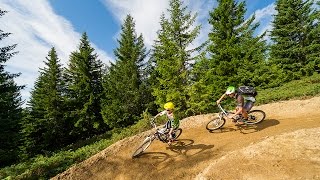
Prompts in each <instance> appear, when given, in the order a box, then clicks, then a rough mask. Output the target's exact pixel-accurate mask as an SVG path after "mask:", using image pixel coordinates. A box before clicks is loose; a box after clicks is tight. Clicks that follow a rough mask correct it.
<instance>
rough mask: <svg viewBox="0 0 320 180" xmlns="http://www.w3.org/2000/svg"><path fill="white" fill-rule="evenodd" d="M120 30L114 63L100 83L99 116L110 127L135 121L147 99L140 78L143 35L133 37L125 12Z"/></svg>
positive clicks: (142, 63)
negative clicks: (103, 81) (101, 111)
mask: <svg viewBox="0 0 320 180" xmlns="http://www.w3.org/2000/svg"><path fill="white" fill-rule="evenodd" d="M121 29H122V32H121V34H120V39H119V40H118V43H119V47H118V48H116V49H115V51H114V54H115V56H116V62H115V64H111V66H110V67H109V68H108V73H107V76H106V80H105V83H104V89H105V94H106V99H105V101H104V106H103V107H104V108H103V116H104V120H105V122H106V123H107V124H108V125H109V126H110V127H125V126H128V125H131V124H133V123H134V122H135V121H137V120H139V117H140V114H142V112H143V110H144V108H146V107H147V105H148V104H149V101H150V100H148V98H149V97H150V96H148V94H149V93H148V91H147V86H146V85H145V82H144V78H143V77H144V74H143V67H144V66H145V65H144V62H143V61H144V58H145V57H146V48H145V46H144V42H143V37H142V35H140V36H138V37H137V35H136V32H135V23H134V20H133V18H132V17H131V16H130V15H127V17H126V19H125V20H124V23H123V25H122V27H121Z"/></svg>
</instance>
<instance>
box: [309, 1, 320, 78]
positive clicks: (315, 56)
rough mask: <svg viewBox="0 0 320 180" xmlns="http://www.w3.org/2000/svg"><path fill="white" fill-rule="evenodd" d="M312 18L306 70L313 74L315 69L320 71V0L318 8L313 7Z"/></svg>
mask: <svg viewBox="0 0 320 180" xmlns="http://www.w3.org/2000/svg"><path fill="white" fill-rule="evenodd" d="M310 19H311V22H312V24H311V27H310V30H308V32H310V33H309V34H308V37H307V40H308V46H307V55H306V59H307V60H308V65H307V67H306V71H307V72H308V73H309V74H312V73H313V72H315V71H316V72H318V73H320V1H318V2H317V4H316V8H315V9H313V12H312V14H311V15H310Z"/></svg>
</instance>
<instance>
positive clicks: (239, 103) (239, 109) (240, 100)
mask: <svg viewBox="0 0 320 180" xmlns="http://www.w3.org/2000/svg"><path fill="white" fill-rule="evenodd" d="M243 105H244V98H243V96H241V95H239V96H238V97H237V111H236V112H235V113H234V114H233V115H232V117H231V118H234V117H235V116H236V115H238V114H240V113H241V112H242V109H243Z"/></svg>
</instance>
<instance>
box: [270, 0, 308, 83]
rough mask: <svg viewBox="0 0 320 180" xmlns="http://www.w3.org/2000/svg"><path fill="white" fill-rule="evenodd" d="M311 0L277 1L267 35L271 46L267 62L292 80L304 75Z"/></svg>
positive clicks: (306, 62)
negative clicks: (270, 29) (271, 26)
mask: <svg viewBox="0 0 320 180" xmlns="http://www.w3.org/2000/svg"><path fill="white" fill-rule="evenodd" d="M312 4H313V3H312V0H306V1H304V0H277V1H276V10H277V12H278V13H277V14H276V15H275V18H274V21H273V29H272V31H271V39H272V41H273V45H272V46H271V51H270V61H271V62H272V63H274V64H277V65H279V66H280V68H282V69H284V70H285V73H286V74H287V75H288V76H289V77H292V78H294V79H297V78H299V77H301V76H302V75H306V74H307V72H305V67H306V65H307V64H308V63H309V59H307V47H308V44H309V43H308V38H307V37H308V36H309V33H310V29H312V28H311V26H312V24H313V22H312V20H311V19H310V14H311V5H312Z"/></svg>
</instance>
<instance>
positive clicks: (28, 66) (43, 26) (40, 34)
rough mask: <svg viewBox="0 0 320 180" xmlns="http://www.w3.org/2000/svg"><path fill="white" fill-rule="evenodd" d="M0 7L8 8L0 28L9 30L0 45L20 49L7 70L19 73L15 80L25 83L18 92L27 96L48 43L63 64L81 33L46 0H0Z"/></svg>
mask: <svg viewBox="0 0 320 180" xmlns="http://www.w3.org/2000/svg"><path fill="white" fill-rule="evenodd" d="M0 7H1V9H2V10H6V11H9V12H8V13H6V14H5V15H4V16H2V18H1V19H0V26H1V30H3V31H4V32H10V33H12V35H10V36H9V37H8V38H5V39H4V40H2V41H1V43H2V45H1V46H6V45H12V44H18V46H17V47H16V49H15V50H16V51H19V53H18V54H17V55H15V56H14V57H13V58H11V59H10V60H9V61H8V63H7V71H9V72H11V73H17V72H21V73H22V74H21V76H20V77H18V78H17V79H16V82H17V83H18V84H19V85H23V84H24V85H27V88H26V89H25V90H23V91H22V92H21V93H22V97H23V99H26V100H28V99H29V97H30V94H29V91H30V89H31V88H33V83H34V81H35V80H36V78H37V77H38V70H39V67H42V66H44V63H43V61H44V60H45V57H47V54H48V52H49V50H50V49H51V47H53V46H54V47H55V48H56V51H57V53H58V57H59V59H60V60H61V62H62V63H63V64H64V65H66V62H67V61H68V59H69V55H70V52H72V51H74V50H76V49H77V45H78V44H79V40H80V37H81V34H79V33H78V32H76V31H75V30H74V28H73V26H72V24H71V23H70V22H69V21H68V20H66V19H64V18H63V17H61V16H59V15H57V14H55V12H54V11H53V9H52V7H51V6H50V3H49V2H48V1H47V0H32V1H26V0H1V1H0ZM89 39H90V37H89ZM92 46H93V47H94V48H95V49H96V52H97V54H98V55H99V59H101V60H102V61H103V62H104V63H108V62H109V60H112V58H111V56H109V55H108V54H107V53H105V52H104V51H103V50H101V49H99V48H97V46H95V45H94V44H93V45H92Z"/></svg>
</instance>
